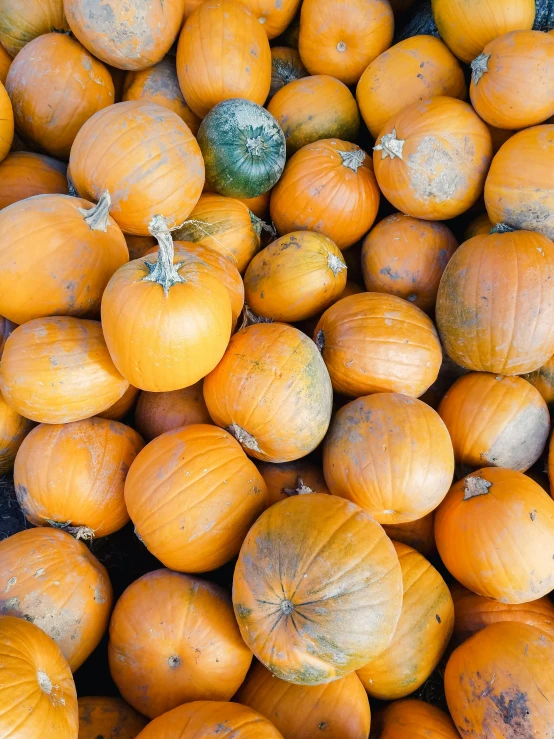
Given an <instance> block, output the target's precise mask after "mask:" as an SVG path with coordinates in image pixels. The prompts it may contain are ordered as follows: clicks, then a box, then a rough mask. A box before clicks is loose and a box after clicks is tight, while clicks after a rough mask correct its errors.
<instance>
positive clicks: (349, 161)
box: [339, 149, 365, 172]
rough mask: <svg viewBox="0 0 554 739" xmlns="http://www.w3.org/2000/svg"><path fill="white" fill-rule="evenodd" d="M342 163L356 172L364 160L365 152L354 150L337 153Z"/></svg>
mask: <svg viewBox="0 0 554 739" xmlns="http://www.w3.org/2000/svg"><path fill="white" fill-rule="evenodd" d="M339 154H340V158H341V159H342V163H343V165H344V166H345V167H348V169H351V170H352V171H353V172H357V171H358V169H359V168H360V167H361V166H362V164H363V163H364V160H365V151H362V150H361V149H354V150H353V151H339Z"/></svg>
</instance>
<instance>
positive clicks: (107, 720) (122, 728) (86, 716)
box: [77, 696, 148, 739]
mask: <svg viewBox="0 0 554 739" xmlns="http://www.w3.org/2000/svg"><path fill="white" fill-rule="evenodd" d="M77 703H78V706H79V739H98V737H105V739H109V737H113V738H114V739H136V737H137V736H138V735H139V733H140V731H141V729H144V727H145V726H146V724H147V723H148V721H147V719H145V718H144V716H141V715H140V714H139V713H137V712H136V711H135V710H134V709H133V708H131V706H130V705H128V704H127V703H125V701H123V700H121V698H103V697H98V696H85V697H84V698H79V700H78V701H77Z"/></svg>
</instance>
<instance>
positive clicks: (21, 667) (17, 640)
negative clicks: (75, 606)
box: [0, 616, 79, 739]
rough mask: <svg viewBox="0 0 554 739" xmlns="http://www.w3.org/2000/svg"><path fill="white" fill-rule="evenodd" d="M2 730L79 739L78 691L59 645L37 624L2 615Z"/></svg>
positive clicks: (17, 733)
mask: <svg viewBox="0 0 554 739" xmlns="http://www.w3.org/2000/svg"><path fill="white" fill-rule="evenodd" d="M0 683H1V685H2V698H3V700H4V705H3V711H2V716H1V717H0V732H2V734H3V735H4V736H6V737H8V736H12V737H14V739H15V738H16V737H34V736H36V737H38V736H52V737H54V736H55V737H56V739H77V732H78V730H79V717H78V714H77V693H76V692H75V683H74V682H73V676H72V675H71V670H70V669H69V665H68V664H67V661H66V660H65V658H64V656H63V654H62V653H61V651H60V649H59V647H58V646H57V645H56V644H55V643H54V642H53V641H52V639H50V638H49V637H48V636H46V634H44V633H43V632H42V631H41V630H40V629H39V628H38V627H37V626H35V625H33V624H32V623H29V622H28V621H25V620H24V619H21V618H13V617H12V616H0Z"/></svg>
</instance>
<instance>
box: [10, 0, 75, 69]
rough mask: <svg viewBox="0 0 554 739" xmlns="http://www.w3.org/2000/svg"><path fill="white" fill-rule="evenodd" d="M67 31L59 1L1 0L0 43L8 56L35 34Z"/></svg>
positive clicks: (18, 49) (60, 0)
mask: <svg viewBox="0 0 554 739" xmlns="http://www.w3.org/2000/svg"><path fill="white" fill-rule="evenodd" d="M53 30H55V31H60V32H62V33H63V32H66V31H68V30H69V26H68V25H67V21H66V19H65V16H64V10H63V0H27V1H26V3H25V12H22V6H21V1H20V0H3V2H2V13H1V14H0V43H1V44H2V46H3V47H4V48H5V49H6V51H7V52H8V54H9V55H10V56H12V57H14V56H16V54H17V53H18V52H19V51H21V49H22V48H23V47H24V46H25V44H28V43H29V41H32V40H33V39H34V38H36V37H37V36H41V35H42V34H45V33H50V31H53Z"/></svg>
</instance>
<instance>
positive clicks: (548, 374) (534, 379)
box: [522, 357, 554, 406]
mask: <svg viewBox="0 0 554 739" xmlns="http://www.w3.org/2000/svg"><path fill="white" fill-rule="evenodd" d="M522 377H523V379H524V380H527V382H530V383H531V385H533V386H534V387H536V388H537V390H538V391H539V393H540V394H541V395H542V397H543V399H544V400H545V401H546V403H547V404H548V406H551V405H552V403H554V357H550V359H547V360H546V362H545V363H544V364H543V365H542V366H541V367H539V369H538V370H535V371H534V372H528V373H527V374H524V375H522Z"/></svg>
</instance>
